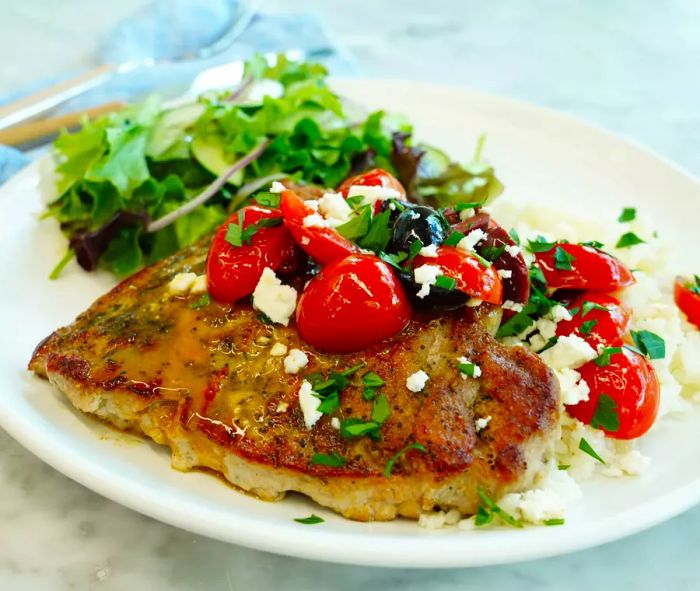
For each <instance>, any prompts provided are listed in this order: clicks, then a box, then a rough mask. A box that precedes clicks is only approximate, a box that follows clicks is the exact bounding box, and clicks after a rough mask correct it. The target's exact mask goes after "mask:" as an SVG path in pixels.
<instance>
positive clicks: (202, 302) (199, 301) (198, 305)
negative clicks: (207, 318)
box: [190, 293, 211, 310]
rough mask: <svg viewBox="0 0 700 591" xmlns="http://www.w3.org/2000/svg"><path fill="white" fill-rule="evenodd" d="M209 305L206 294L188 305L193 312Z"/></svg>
mask: <svg viewBox="0 0 700 591" xmlns="http://www.w3.org/2000/svg"><path fill="white" fill-rule="evenodd" d="M210 303H211V298H210V297H209V294H208V293H203V294H202V296H201V297H199V298H197V299H196V300H195V301H194V302H192V303H191V304H190V308H192V309H193V310H199V308H204V307H205V306H208V305H209V304H210Z"/></svg>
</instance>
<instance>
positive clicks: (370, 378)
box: [362, 371, 384, 388]
mask: <svg viewBox="0 0 700 591" xmlns="http://www.w3.org/2000/svg"><path fill="white" fill-rule="evenodd" d="M362 383H363V384H364V385H365V388H379V387H380V386H383V385H384V380H383V379H382V378H380V377H379V375H377V374H376V373H374V372H373V371H368V372H367V373H366V374H365V375H363V376H362Z"/></svg>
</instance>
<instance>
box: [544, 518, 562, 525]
mask: <svg viewBox="0 0 700 591" xmlns="http://www.w3.org/2000/svg"><path fill="white" fill-rule="evenodd" d="M542 523H544V524H545V525H564V519H562V518H561V517H559V518H555V519H545V520H544V521H543V522H542Z"/></svg>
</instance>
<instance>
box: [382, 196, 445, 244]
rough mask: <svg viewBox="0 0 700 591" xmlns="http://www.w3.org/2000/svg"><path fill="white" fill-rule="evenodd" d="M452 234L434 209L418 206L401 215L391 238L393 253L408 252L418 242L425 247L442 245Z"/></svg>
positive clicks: (397, 219)
mask: <svg viewBox="0 0 700 591" xmlns="http://www.w3.org/2000/svg"><path fill="white" fill-rule="evenodd" d="M449 233H450V225H449V224H448V223H447V220H446V219H445V218H444V217H443V216H442V214H440V213H439V212H437V211H435V210H434V209H433V208H432V207H425V206H422V205H417V206H415V207H412V208H411V209H406V210H404V211H402V212H401V213H400V214H399V217H397V218H396V221H395V222H394V230H393V234H392V237H391V245H390V247H391V250H392V251H393V252H400V251H403V252H408V251H409V250H410V248H411V244H413V243H414V242H415V241H416V240H420V241H421V242H422V243H423V246H429V245H430V244H438V245H439V244H442V242H443V241H444V240H445V238H447V235H448V234H449Z"/></svg>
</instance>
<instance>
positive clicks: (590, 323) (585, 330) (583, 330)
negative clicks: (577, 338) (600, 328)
mask: <svg viewBox="0 0 700 591" xmlns="http://www.w3.org/2000/svg"><path fill="white" fill-rule="evenodd" d="M596 324H598V321H597V320H586V322H582V323H581V327H580V328H579V329H578V331H579V333H580V334H582V335H583V336H586V335H589V334H591V331H592V330H593V328H594V327H595V325H596Z"/></svg>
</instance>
